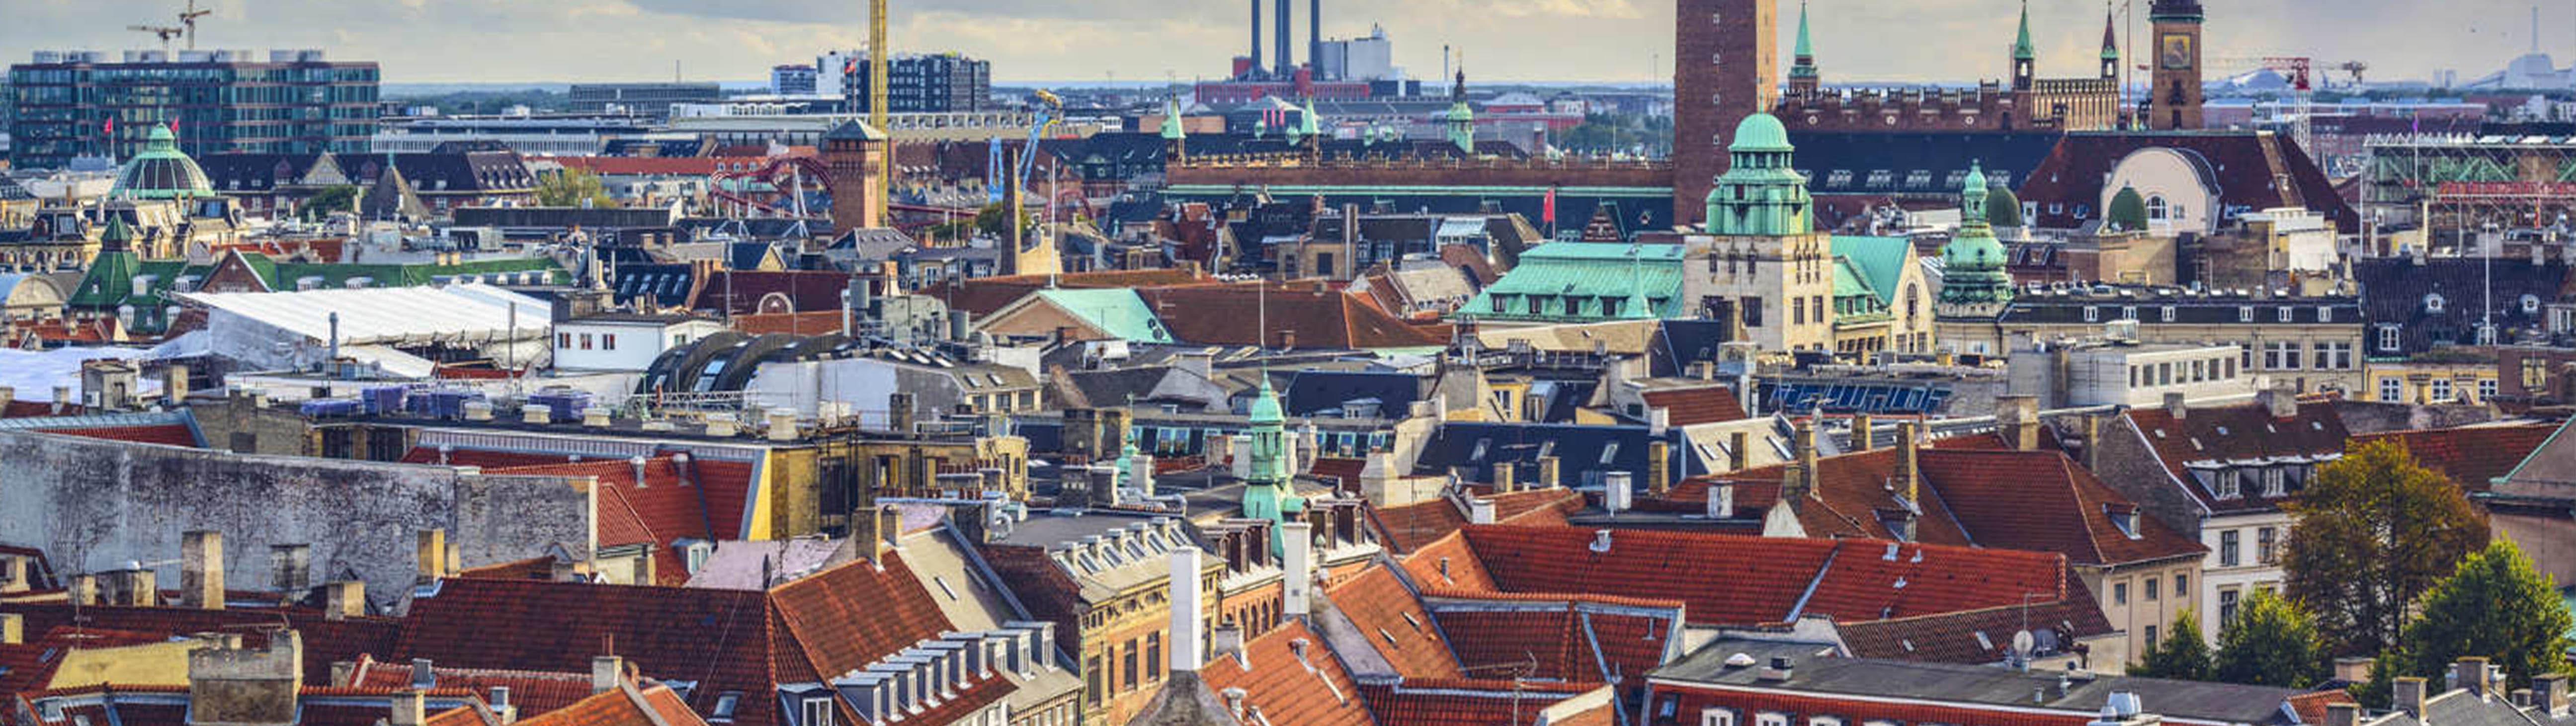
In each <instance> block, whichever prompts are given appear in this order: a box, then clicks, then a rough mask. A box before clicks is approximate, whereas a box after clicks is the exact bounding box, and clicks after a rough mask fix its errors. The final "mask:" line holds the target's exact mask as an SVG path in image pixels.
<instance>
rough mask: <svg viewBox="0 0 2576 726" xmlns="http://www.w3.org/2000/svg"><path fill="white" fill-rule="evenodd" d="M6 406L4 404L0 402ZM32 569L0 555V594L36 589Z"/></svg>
mask: <svg viewBox="0 0 2576 726" xmlns="http://www.w3.org/2000/svg"><path fill="white" fill-rule="evenodd" d="M0 405H6V402H0ZM33 570H34V568H33V567H32V566H31V565H30V560H29V558H27V557H24V556H20V555H0V594H6V593H13V592H26V591H28V590H33V589H35V588H36V576H35V573H34V571H33Z"/></svg>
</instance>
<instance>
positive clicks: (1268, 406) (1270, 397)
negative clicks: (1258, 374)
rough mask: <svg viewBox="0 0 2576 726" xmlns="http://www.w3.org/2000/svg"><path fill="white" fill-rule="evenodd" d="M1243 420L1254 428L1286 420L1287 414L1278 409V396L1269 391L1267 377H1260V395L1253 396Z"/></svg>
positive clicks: (1268, 379)
mask: <svg viewBox="0 0 2576 726" xmlns="http://www.w3.org/2000/svg"><path fill="white" fill-rule="evenodd" d="M1244 418H1245V419H1246V420H1247V421H1248V422H1250V423H1251V424H1253V425H1255V426H1258V425H1261V424H1277V423H1280V422H1283V421H1287V420H1288V416H1287V414H1285V413H1282V412H1281V411H1280V409H1279V394H1278V393H1277V392H1274V391H1271V390H1270V378H1269V376H1263V377H1262V380H1261V393H1259V394H1257V395H1255V396H1253V398H1252V407H1251V409H1250V410H1249V411H1246V412H1245V416H1244Z"/></svg>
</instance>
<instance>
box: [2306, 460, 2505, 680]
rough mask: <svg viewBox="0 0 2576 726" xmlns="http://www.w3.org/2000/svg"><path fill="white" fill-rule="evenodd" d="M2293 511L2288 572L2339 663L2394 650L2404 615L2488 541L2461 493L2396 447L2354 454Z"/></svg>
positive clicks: (2314, 480)
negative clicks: (2341, 658) (2349, 657)
mask: <svg viewBox="0 0 2576 726" xmlns="http://www.w3.org/2000/svg"><path fill="white" fill-rule="evenodd" d="M2287 508H2288V509H2289V510H2290V511H2291V513H2293V514H2295V515H2297V517H2298V522H2297V523H2296V524H2294V525H2291V527H2290V537H2289V543H2288V547H2287V549H2286V550H2285V552H2284V553H2283V556H2282V568H2283V569H2284V570H2287V571H2288V583H2287V584H2288V588H2289V596H2290V599H2292V600H2296V601H2298V602H2300V603H2302V604H2304V605H2306V606H2307V607H2308V611H2309V613H2310V614H2312V615H2314V616H2315V617H2316V624H2317V629H2318V631H2319V632H2320V633H2322V634H2323V635H2324V636H2325V640H2326V643H2327V646H2328V648H2329V650H2330V652H2332V653H2333V654H2335V655H2364V656H2366V655H2373V654H2377V653H2379V652H2380V651H2383V650H2386V649H2387V648H2389V647H2391V646H2393V645H2395V644H2396V643H2397V639H2398V636H2399V635H2400V631H2401V630H2402V629H2403V628H2404V627H2405V625H2406V614H2407V605H2408V604H2409V603H2412V602H2414V601H2415V598H2416V596H2417V595H2420V594H2422V593H2423V592H2424V591H2425V590H2426V589H2429V588H2431V587H2432V586H2433V583H2434V582H2436V581H2438V580H2440V579H2442V578H2443V577H2445V576H2448V575H2450V574H2451V568H2452V566H2453V565H2455V564H2457V563H2458V562H2459V561H2460V557H2461V556H2462V555H2465V554H2467V553H2468V552H2469V551H2470V550H2473V549H2476V548H2477V547H2478V545H2479V544H2480V543H2482V542H2485V541H2486V540H2487V525H2486V521H2485V520H2484V519H2482V518H2480V517H2479V516H2478V513H2477V511H2476V510H2474V509H2471V508H2470V507H2469V501H2468V499H2467V498H2465V497H2462V496H2461V495H2460V489H2459V487H2456V486H2453V485H2452V484H2451V481H2450V480H2449V479H2447V478H2444V477H2443V476H2442V475H2441V474H2438V473H2434V472H2433V471H2432V470H2430V469H2426V468H2424V467H2423V466H2421V465H2418V464H2416V463H2415V458H2414V457H2413V456H2410V455H2408V454H2407V453H2406V450H2405V449H2403V448H2401V447H2399V446H2398V445H2397V444H2396V443H2395V442H2392V441H2380V442H2375V443H2370V444H2364V445H2361V446H2356V447H2353V448H2352V449H2351V450H2350V451H2347V452H2345V453H2344V456H2343V458H2341V459H2337V460H2335V461H2334V462H2332V463H2329V464H2326V465H2324V466H2321V467H2318V468H2317V471H2316V474H2315V476H2312V477H2310V478H2309V480H2308V483H2307V488H2306V489H2304V490H2302V491H2301V492H2299V495H2298V499H2297V500H2295V501H2292V502H2290V503H2289V504H2288V505H2287Z"/></svg>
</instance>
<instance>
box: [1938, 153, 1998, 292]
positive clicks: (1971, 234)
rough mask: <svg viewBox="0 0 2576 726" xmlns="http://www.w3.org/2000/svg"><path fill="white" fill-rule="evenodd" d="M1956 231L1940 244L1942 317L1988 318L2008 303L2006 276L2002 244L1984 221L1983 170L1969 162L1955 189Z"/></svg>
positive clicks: (1984, 185) (1984, 193) (1984, 184)
mask: <svg viewBox="0 0 2576 726" xmlns="http://www.w3.org/2000/svg"><path fill="white" fill-rule="evenodd" d="M1959 199H1960V202H1959V232H1958V234H1957V235H1956V236H1953V237H1952V238H1951V239H1950V243H1949V244H1947V245H1942V247H1941V268H1942V278H1941V297H1940V304H1939V311H1940V315H1941V317H1944V318H1985V319H1991V318H1993V317H1994V316H1995V315H1996V314H1998V313H2000V312H2002V311H2003V309H2004V307H2005V306H2007V305H2010V304H2012V299H2013V286H2012V276H2011V275H2010V274H2007V273H2006V272H2005V271H2004V245H2003V242H2002V241H2000V240H1997V239H1995V232H1994V228H1993V226H1992V225H1990V224H1989V223H1988V222H1987V221H1986V174H1985V169H1984V167H1983V165H1978V166H1975V167H1972V168H1970V169H1969V171H1968V179H1967V183H1966V185H1965V186H1964V188H1962V189H1960V190H1959Z"/></svg>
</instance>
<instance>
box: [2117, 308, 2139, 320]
mask: <svg viewBox="0 0 2576 726" xmlns="http://www.w3.org/2000/svg"><path fill="white" fill-rule="evenodd" d="M2120 319H2122V320H2136V319H2138V306H2136V305H2123V306H2120Z"/></svg>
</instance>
